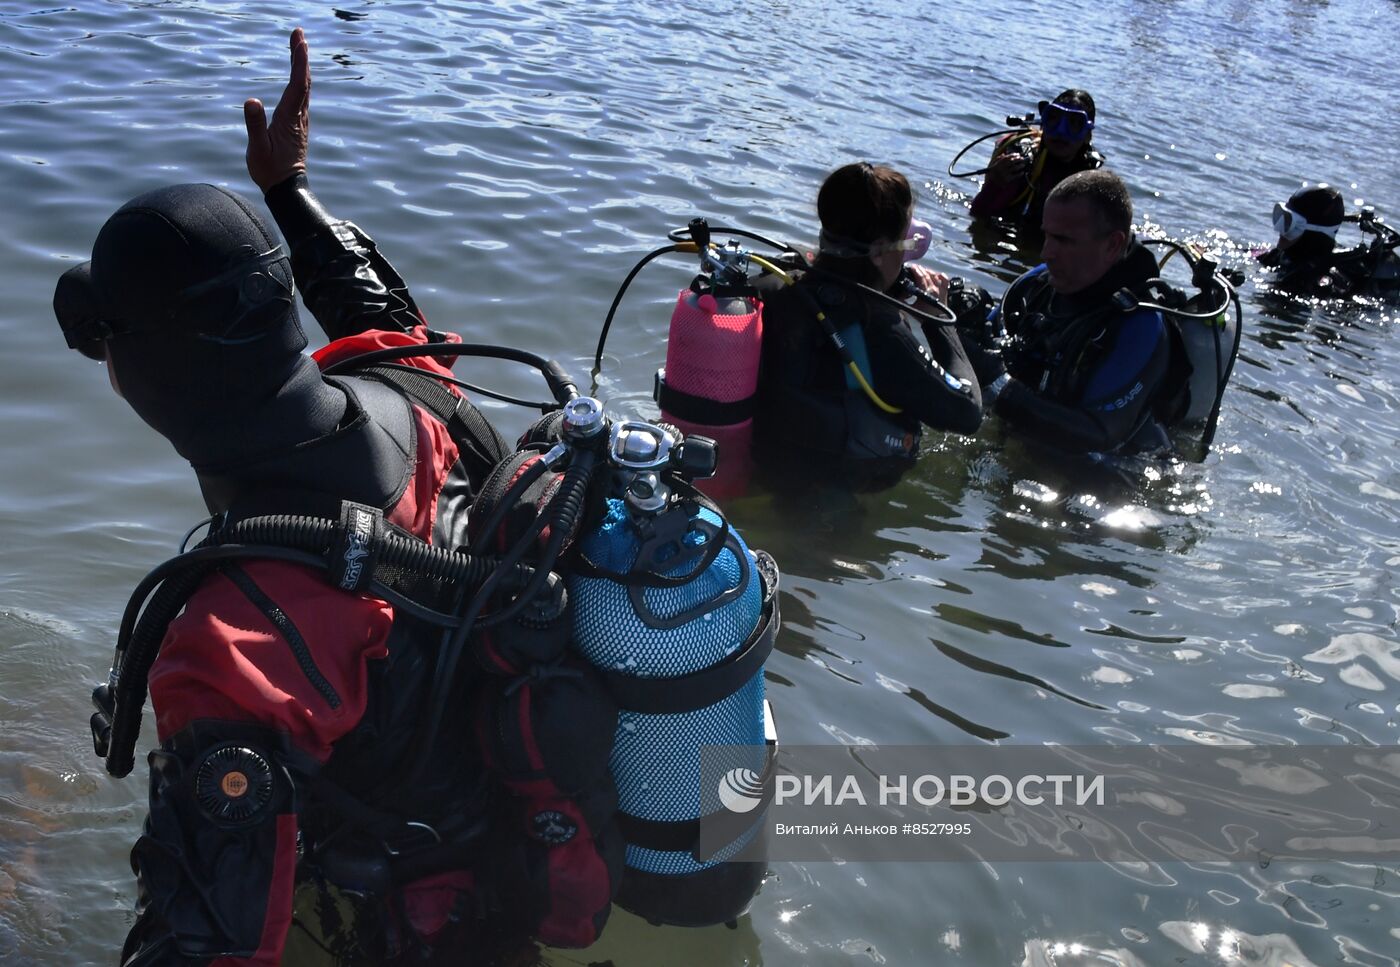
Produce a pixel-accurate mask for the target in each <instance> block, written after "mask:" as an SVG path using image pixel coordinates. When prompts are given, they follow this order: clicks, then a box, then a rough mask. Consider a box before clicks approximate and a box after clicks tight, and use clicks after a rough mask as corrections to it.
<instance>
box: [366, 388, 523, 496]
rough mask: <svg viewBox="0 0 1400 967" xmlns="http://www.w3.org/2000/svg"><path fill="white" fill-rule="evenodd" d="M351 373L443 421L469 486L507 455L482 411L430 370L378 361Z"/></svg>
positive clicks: (508, 449)
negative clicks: (390, 389) (383, 386)
mask: <svg viewBox="0 0 1400 967" xmlns="http://www.w3.org/2000/svg"><path fill="white" fill-rule="evenodd" d="M355 375H357V376H364V377H367V378H369V379H373V380H377V381H378V382H381V383H385V384H388V385H389V386H392V387H394V388H395V389H397V390H398V391H399V392H401V393H403V394H404V395H405V396H407V397H408V398H409V399H411V400H413V402H415V403H417V404H418V405H419V406H421V407H423V409H425V410H427V411H428V412H429V413H431V414H433V416H435V417H437V418H438V419H439V420H441V421H442V422H443V423H444V424H446V426H447V432H448V433H449V434H450V435H451V436H452V440H453V442H455V443H456V444H457V449H458V451H459V452H460V454H461V459H462V462H463V463H464V464H465V465H466V468H467V472H468V474H469V476H470V477H471V480H472V484H473V486H479V485H480V483H481V481H482V480H484V479H485V478H486V475H487V474H489V473H490V472H491V471H492V470H493V469H494V468H495V466H496V465H497V464H498V463H500V462H501V461H502V460H504V459H505V458H506V457H507V456H509V455H510V453H511V450H510V447H508V446H507V445H506V441H505V439H504V438H503V437H502V436H501V434H500V433H499V432H498V431H497V430H496V428H495V427H494V426H492V425H491V423H490V421H488V420H487V419H486V417H485V416H484V415H483V414H482V412H481V411H480V410H479V409H477V408H476V406H475V405H473V404H472V403H471V402H470V401H469V400H467V399H466V398H465V397H462V396H458V395H457V394H456V393H453V392H452V391H451V390H449V389H448V388H447V387H446V386H444V385H443V384H442V382H441V381H439V380H438V379H437V378H435V377H434V376H432V375H431V374H429V373H427V372H423V371H414V370H412V369H411V368H409V367H404V368H399V367H397V366H385V365H378V366H366V367H364V368H363V369H359V370H355Z"/></svg>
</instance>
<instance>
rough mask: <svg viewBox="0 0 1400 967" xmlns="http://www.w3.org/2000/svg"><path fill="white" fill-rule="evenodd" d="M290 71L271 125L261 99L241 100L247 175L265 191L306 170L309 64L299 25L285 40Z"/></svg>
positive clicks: (309, 95) (308, 126)
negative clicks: (288, 49) (290, 57)
mask: <svg viewBox="0 0 1400 967" xmlns="http://www.w3.org/2000/svg"><path fill="white" fill-rule="evenodd" d="M289 46H290V47H291V52H292V71H291V76H290V77H289V78H288V80H287V86H286V88H284V89H283V91H282V97H281V99H280V100H279V101H278V102H277V108H276V110H274V111H273V112H272V124H271V125H269V124H268V123H267V114H266V112H265V111H264V110H263V104H262V101H260V100H258V99H257V98H256V97H250V98H248V100H246V101H244V102H243V123H244V124H245V125H246V126H247V128H248V154H247V160H248V174H249V175H250V176H251V177H252V179H253V183H254V184H255V185H257V186H258V187H259V188H261V189H262V190H263V191H264V192H266V191H267V190H268V189H269V188H271V187H272V186H273V185H278V184H281V183H282V182H284V181H286V180H287V179H288V178H290V177H292V175H295V174H301V173H304V172H305V171H306V146H307V138H308V136H309V134H310V131H311V66H310V55H309V52H308V50H307V46H306V35H305V34H303V33H302V30H301V28H300V27H298V28H296V29H295V30H293V31H292V36H291V39H290V41H289Z"/></svg>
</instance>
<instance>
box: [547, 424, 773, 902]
mask: <svg viewBox="0 0 1400 967" xmlns="http://www.w3.org/2000/svg"><path fill="white" fill-rule="evenodd" d="M652 431H657V432H660V433H662V434H665V431H664V430H662V429H661V428H658V427H653V426H651V425H649V424H637V423H623V424H618V425H617V426H616V427H614V428H613V443H612V445H611V446H610V450H611V451H612V457H613V460H612V462H613V463H614V466H618V465H619V464H621V466H622V468H623V469H622V471H621V472H620V473H619V480H620V484H621V489H622V490H623V492H624V497H622V498H617V497H613V498H610V499H609V500H608V502H607V508H606V513H605V514H604V516H603V519H602V520H601V522H600V523H599V524H598V525H597V526H596V527H595V528H594V529H593V530H592V531H591V532H589V533H588V534H587V535H586V536H584V537H583V538H581V540H580V542H579V545H578V547H579V552H580V558H579V561H580V563H579V565H578V566H576V567H575V568H574V573H573V575H572V576H571V577H570V578H569V579H568V581H569V583H568V591H569V594H570V596H571V598H572V600H573V602H574V609H573V621H574V626H573V636H574V644H575V647H576V648H577V649H578V650H579V652H580V653H581V654H582V655H583V656H584V657H585V658H586V659H587V660H588V661H589V662H590V663H592V664H593V665H594V666H595V667H596V668H598V669H599V670H600V671H601V672H602V674H603V676H604V678H605V679H606V680H607V681H608V684H609V687H610V690H611V692H612V694H613V697H614V699H615V700H616V701H617V703H618V705H619V707H620V709H621V711H620V714H619V721H618V730H617V735H616V739H615V743H614V747H613V754H612V772H613V778H614V780H615V782H616V784H617V789H618V799H619V803H618V805H619V814H620V815H619V826H620V827H621V828H622V831H623V835H624V837H625V838H626V840H627V855H626V864H627V867H626V870H625V872H624V875H623V881H622V889H621V892H620V895H619V897H618V901H617V902H618V903H619V904H620V905H621V906H622V907H624V908H625V909H628V910H631V911H632V912H633V913H636V914H637V915H639V916H642V917H645V918H646V919H648V920H650V921H652V922H654V923H668V924H677V925H682V926H704V925H709V924H714V923H722V922H728V921H732V920H734V919H735V918H736V917H738V916H739V915H740V914H741V913H742V912H743V911H744V909H745V908H746V907H747V906H748V904H749V902H750V901H751V900H752V898H753V896H754V894H755V892H756V891H757V889H758V885H759V883H760V882H761V880H762V877H763V873H764V863H762V862H758V861H755V860H753V859H752V852H753V850H752V849H750V850H746V851H745V861H744V862H727V860H728V858H729V857H731V856H733V855H734V854H735V853H737V852H738V851H739V850H741V849H745V847H749V846H750V845H751V841H752V840H753V839H754V838H755V837H756V836H757V835H759V833H760V828H761V825H762V822H763V818H764V811H763V810H758V811H756V812H755V813H753V814H751V819H750V818H749V817H745V822H744V824H743V826H742V828H739V829H738V830H737V832H735V834H734V836H733V839H732V841H730V842H729V844H728V846H726V847H724V848H720V849H718V850H712V849H707V850H705V852H704V854H702V853H701V852H700V851H699V850H698V848H697V847H698V842H699V833H698V830H699V827H700V821H701V819H702V818H703V817H704V815H705V813H704V808H703V805H702V804H703V803H704V801H705V799H706V797H705V796H704V795H703V794H702V790H701V789H700V788H699V783H697V777H698V776H699V775H700V768H701V748H702V747H704V746H711V745H721V746H748V747H752V748H753V749H754V752H755V754H754V757H753V759H754V761H753V762H750V763H746V768H747V769H748V770H749V771H750V772H751V773H753V774H759V773H762V771H763V769H764V758H765V754H766V743H767V741H768V740H769V739H770V733H771V717H769V716H768V715H767V710H766V705H765V701H764V683H763V660H764V659H765V658H766V656H767V654H768V653H769V652H770V651H771V648H772V643H773V637H774V635H775V634H776V630H777V625H778V614H777V608H776V601H777V598H776V595H775V589H776V582H777V569H776V567H774V566H773V564H772V559H771V558H769V557H768V556H767V555H766V554H763V553H762V552H759V553H758V554H755V553H754V552H753V551H751V550H749V548H748V547H747V546H746V545H745V544H744V542H743V540H742V539H741V538H740V537H739V535H738V534H737V533H736V532H735V531H734V530H733V529H732V528H729V527H728V526H727V523H726V522H725V520H724V519H723V517H722V516H721V514H720V513H719V512H718V508H716V507H714V506H713V505H712V504H708V501H703V499H696V498H698V497H699V495H698V493H696V494H695V495H694V496H687V497H685V498H681V497H678V496H677V495H676V494H674V493H672V492H671V490H670V487H669V486H668V481H667V478H666V476H665V475H664V474H657V473H656V472H654V469H647V468H646V464H648V463H650V464H651V465H653V467H654V466H655V465H656V463H657V461H658V459H659V458H658V456H657V454H656V453H655V452H653V451H651V450H649V448H650V447H651V446H652V445H653V444H656V443H658V442H660V445H661V447H662V448H665V446H666V443H667V442H671V443H674V438H670V437H669V434H666V436H667V437H668V441H658V439H657V434H656V433H655V432H652ZM629 435H630V436H632V437H633V439H631V440H630V441H629V439H628V437H629ZM629 447H630V449H629ZM674 482H675V481H673V480H672V481H670V483H674ZM707 504H708V506H706V505H707ZM710 798H711V799H712V798H713V797H712V796H711V797H710ZM724 828H725V829H726V830H727V829H729V828H733V827H729V826H726V827H724ZM725 835H726V836H727V835H728V833H727V832H726V833H725ZM705 854H708V855H705Z"/></svg>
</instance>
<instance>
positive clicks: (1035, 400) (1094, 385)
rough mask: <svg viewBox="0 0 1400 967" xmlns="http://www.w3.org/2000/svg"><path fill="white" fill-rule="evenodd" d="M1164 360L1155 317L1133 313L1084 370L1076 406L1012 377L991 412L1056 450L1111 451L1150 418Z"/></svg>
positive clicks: (1162, 335) (1166, 350) (1162, 331)
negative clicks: (1098, 359)
mask: <svg viewBox="0 0 1400 967" xmlns="http://www.w3.org/2000/svg"><path fill="white" fill-rule="evenodd" d="M1169 359H1170V346H1169V343H1168V341H1167V334H1166V327H1165V324H1164V323H1163V322H1162V319H1161V316H1159V315H1157V314H1156V313H1154V312H1139V313H1137V314H1135V315H1133V316H1130V317H1129V318H1128V319H1126V320H1125V321H1124V323H1123V324H1122V326H1120V328H1119V331H1118V333H1117V336H1116V339H1115V341H1114V345H1113V348H1112V349H1111V350H1110V352H1109V354H1108V355H1107V356H1106V357H1105V358H1104V360H1103V361H1102V362H1101V363H1100V364H1099V365H1098V367H1097V368H1096V369H1095V370H1094V372H1093V373H1091V374H1090V376H1089V379H1088V381H1087V383H1086V386H1085V390H1084V392H1083V395H1082V396H1081V398H1080V401H1079V402H1078V403H1077V404H1066V403H1062V402H1058V401H1055V400H1051V399H1048V398H1047V397H1045V396H1042V395H1041V394H1039V393H1037V392H1036V391H1035V390H1034V389H1032V388H1031V387H1029V386H1027V385H1026V384H1025V383H1023V382H1021V381H1020V380H1017V379H1012V380H1011V381H1010V382H1008V383H1007V384H1006V386H1005V387H1004V388H1003V389H1002V391H1001V393H1000V395H998V396H997V399H996V406H995V408H996V412H997V415H998V416H1000V417H1001V418H1002V419H1004V420H1006V421H1007V422H1008V423H1011V424H1013V425H1014V426H1016V427H1017V428H1018V429H1020V430H1022V431H1024V432H1026V433H1028V434H1030V435H1032V436H1035V437H1036V438H1038V439H1039V440H1041V441H1043V442H1045V443H1049V444H1052V445H1053V446H1056V447H1058V448H1060V449H1062V450H1066V451H1072V452H1080V453H1111V452H1112V451H1114V450H1116V449H1117V448H1118V447H1120V446H1122V445H1123V444H1124V443H1126V442H1127V441H1128V440H1129V439H1130V438H1131V437H1132V436H1133V434H1134V433H1135V432H1136V431H1137V430H1138V429H1139V428H1140V427H1141V426H1142V425H1143V424H1144V423H1145V422H1146V421H1147V420H1149V419H1151V412H1150V408H1151V405H1152V400H1153V397H1154V396H1155V395H1156V392H1157V389H1158V387H1159V386H1160V385H1161V383H1162V380H1163V379H1164V378H1165V377H1166V374H1167V364H1168V362H1169Z"/></svg>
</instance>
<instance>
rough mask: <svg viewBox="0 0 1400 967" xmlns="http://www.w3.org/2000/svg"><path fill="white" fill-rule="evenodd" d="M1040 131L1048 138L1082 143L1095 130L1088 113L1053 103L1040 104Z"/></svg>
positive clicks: (1042, 102) (1044, 102) (1066, 105)
mask: <svg viewBox="0 0 1400 967" xmlns="http://www.w3.org/2000/svg"><path fill="white" fill-rule="evenodd" d="M1039 107H1040V130H1041V132H1042V133H1044V134H1045V136H1046V137H1050V138H1062V139H1063V140H1065V141H1074V142H1076V143H1077V142H1080V141H1083V140H1084V139H1085V138H1087V137H1089V134H1090V132H1092V131H1093V130H1094V122H1093V121H1092V120H1091V119H1090V117H1089V112H1088V111H1081V110H1079V108H1077V107H1070V106H1069V105H1068V104H1056V103H1054V102H1053V101H1041V102H1040V105H1039Z"/></svg>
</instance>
